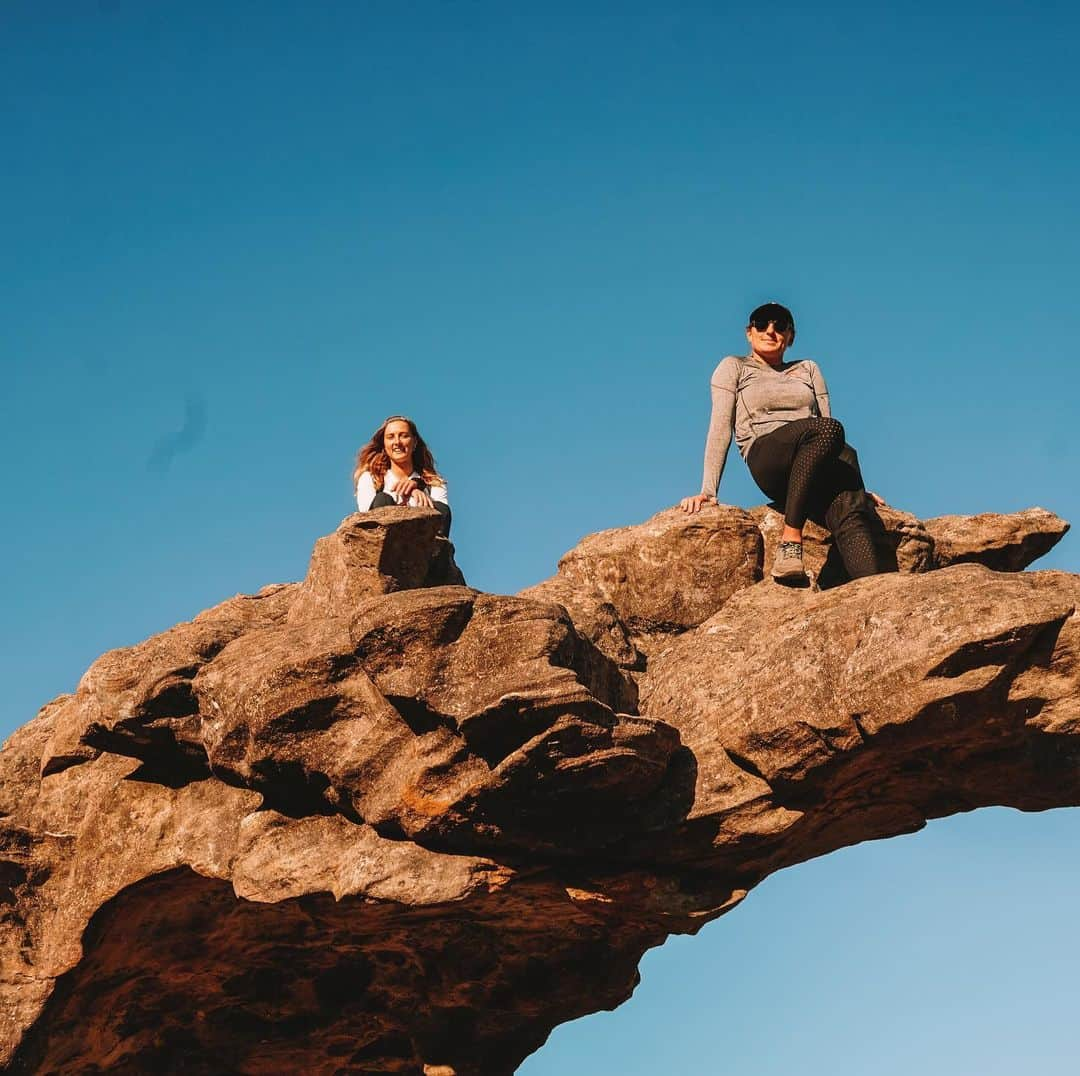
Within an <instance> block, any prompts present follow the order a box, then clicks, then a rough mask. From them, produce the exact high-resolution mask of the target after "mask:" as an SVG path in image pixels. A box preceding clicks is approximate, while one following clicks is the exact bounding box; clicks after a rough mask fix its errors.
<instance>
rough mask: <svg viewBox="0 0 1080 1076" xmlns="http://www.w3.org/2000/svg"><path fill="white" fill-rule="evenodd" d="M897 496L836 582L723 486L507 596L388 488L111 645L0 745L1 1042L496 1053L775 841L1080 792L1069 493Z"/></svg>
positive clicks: (384, 1067) (63, 1050)
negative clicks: (780, 553)
mask: <svg viewBox="0 0 1080 1076" xmlns="http://www.w3.org/2000/svg"><path fill="white" fill-rule="evenodd" d="M880 515H881V519H882V522H883V525H884V526H883V531H882V541H883V542H888V543H889V548H890V549H891V550H892V551H893V553H894V554H895V556H896V560H897V564H898V567H899V568H900V571H899V573H896V574H890V575H884V576H878V577H875V578H872V579H865V580H861V581H859V582H856V583H851V584H848V585H843V586H832V587H828V586H827V585H826V584H827V580H826V578H825V576H826V575H827V574H828V573H827V572H826V573H825V574H824V575H822V579H821V586H822V588H823V589H818V588H814V589H810V590H803V591H794V590H786V589H784V588H782V587H778V586H776V585H775V584H773V583H771V582H768V581H765V582H763V581H762V579H763V574H764V573H765V572H767V567H768V563H769V562H768V557H769V556H770V555H771V553H770V550H771V547H772V545H773V542H774V538H775V531H776V529H777V524H778V517H777V516H776V514H775V513H774V512H772V511H771V510H770V509H767V508H761V509H755V510H753V511H751V512H744V511H741V510H739V509H737V508H731V507H710V508H706V509H705V510H703V511H702V512H701V513H700V514H698V515H696V516H693V517H688V516H685V515H683V514H682V513H681V512H678V511H676V510H668V511H665V512H661V513H659V514H658V515H657V516H655V517H653V519H651V520H649V521H647V522H646V523H643V524H641V525H639V526H636V527H625V528H621V529H618V530H613V531H606V532H603V533H601V534H596V535H592V536H590V537H588V538H586V539H585V540H584V541H582V543H581V544H580V545H579V546H578V547H577V548H576V549H574V550H572V551H571V552H570V553H568V554H567V555H566V556H565V557H564V558H563V559H562V561H561V562H560V565H559V571H558V573H557V574H556V575H555V576H553V577H552V578H551V579H548V580H546V581H545V582H543V583H540V584H537V585H536V586H534V587H531V588H529V589H528V590H526V591H524V592H523V593H522V594H520V595H518V596H503V595H492V594H483V593H480V592H478V591H476V590H473V589H471V588H469V587H467V586H465V585H464V580H463V579H462V577H461V574H460V572H458V570H457V568H456V566H455V565H454V562H453V554H452V548H451V547H450V546H449V544H448V543H446V542H445V541H444V540H443V539H441V538H439V537H437V530H438V524H439V517H438V516H437V515H436V514H435V513H427V512H422V511H411V510H408V509H399V508H389V509H381V510H379V511H376V512H372V513H368V514H365V515H354V516H350V517H349V518H348V519H346V520H345V521H344V523H342V525H341V527H339V528H338V530H337V531H336V532H335V533H334V534H333V535H330V536H328V537H326V538H323V539H320V540H319V542H318V543H317V544H316V547H315V551H314V554H313V556H312V561H311V567H310V570H309V572H308V576H307V578H306V579H305V580H304V581H303V582H301V583H296V584H284V585H278V586H271V587H267V588H265V589H264V590H262V591H260V592H259V593H258V594H257V595H253V596H238V597H235V598H231V599H229V600H228V601H226V602H223V603H222V604H221V605H219V606H216V607H215V608H213V609H210V610H208V611H206V612H204V613H202V614H200V615H199V616H198V617H196V618H195V619H194V620H192V621H191V622H189V623H184V624H179V625H177V626H175V627H173V628H170V629H169V630H168V631H166V632H163V633H162V634H161V635H157V636H155V637H153V638H151V639H148V640H147V641H145V642H143V643H140V644H139V645H137V646H134V647H130V648H127V649H124V650H117V651H113V652H110V653H107V654H105V655H103V656H102V657H101V658H99V659H98V660H97V661H96V662H95V663H94V664H93V665H92V666H91V667H90V669H89V670H87V672H86V674H85V675H84V677H83V678H82V680H81V681H80V683H79V685H78V688H77V690H76V691H75V692H74V693H73V694H71V695H63V696H60V697H59V698H57V699H55V700H53V701H52V702H50V703H48V704H47V705H46V706H45V707H43V708H42V710H41V711H40V712H39V713H38V715H37V716H36V717H35V718H33V720H31V721H30V722H28V723H27V724H26V725H25V726H23V727H22V728H21V729H19V730H18V731H17V732H16V733H15V734H14V735H13V736H12V737H11V738H10V739H9V740H8V742H7V744H6V745H5V746H4V748H3V751H2V753H0V923H2V932H0V1065H3V1066H6V1068H7V1069H8V1070H9V1071H12V1072H26V1073H29V1072H49V1073H84V1072H102V1071H115V1072H125V1071H126V1072H173V1071H175V1072H181V1071H182V1072H185V1073H220V1072H236V1073H252V1074H255V1073H260V1074H262V1073H265V1074H270V1073H281V1072H305V1073H315V1074H319V1073H326V1074H330V1073H377V1072H399V1073H426V1074H428V1076H454V1074H457V1076H465V1074H485V1073H492V1074H498V1073H510V1072H513V1070H514V1069H515V1068H516V1067H517V1066H518V1065H519V1064H520V1062H521V1061H522V1060H523V1059H524V1058H525V1057H526V1056H527V1055H528V1054H529V1053H531V1052H532V1051H534V1050H536V1049H538V1048H539V1047H540V1046H541V1045H542V1044H543V1042H544V1040H545V1039H546V1037H547V1035H548V1034H549V1033H550V1031H551V1029H552V1028H553V1027H555V1026H556V1025H558V1024H559V1023H561V1022H563V1021H566V1020H571V1019H574V1018H575V1017H578V1016H581V1015H584V1014H586V1013H589V1012H593V1011H596V1010H598V1009H603V1008H612V1007H614V1006H616V1005H618V1004H619V1003H621V1002H622V1001H625V1000H626V998H628V997H629V996H630V993H631V992H632V991H633V988H634V985H635V983H636V980H637V970H636V969H637V964H638V961H639V959H640V957H641V955H642V954H643V953H644V951H645V950H646V949H648V948H650V947H652V946H654V945H658V944H660V943H661V942H662V941H663V940H664V938H665V937H666V936H667V935H668V934H670V933H673V932H690V933H692V932H694V931H696V930H697V929H698V928H699V927H700V926H701V925H702V924H704V923H705V922H707V921H709V920H710V919H713V918H715V917H716V916H718V915H721V914H723V912H725V911H727V910H728V909H730V908H731V907H733V906H734V905H735V904H737V903H738V902H739V901H740V900H742V899H743V898H744V897H745V895H746V894H747V893H748V892H749V890H750V889H752V888H753V886H754V885H756V884H757V883H758V882H759V881H761V880H762V879H763V878H764V877H765V876H767V875H768V874H769V873H770V872H772V871H775V870H778V869H780V868H782V867H785V866H790V865H792V864H795V863H798V862H800V861H802V860H805V859H808V858H811V857H813V856H818V855H822V854H824V853H827V852H829V851H831V850H833V849H836V848H839V847H842V846H844V845H848V844H852V843H855V842H858V841H862V840H867V839H871V838H879V837H887V836H891V835H894V834H897V833H903V832H910V831H911V830H914V829H917V828H919V827H920V826H922V825H923V824H925V822H926V820H927V819H930V818H936V817H941V816H944V815H947V814H950V813H953V812H956V811H963V810H970V809H972V808H975V807H980V806H984V805H989V804H1004V805H1012V806H1015V807H1019V808H1022V809H1024V810H1041V809H1044V808H1048V807H1058V806H1065V805H1075V804H1077V803H1080V620H1078V618H1077V615H1076V609H1077V605H1078V604H1080V576H1076V575H1069V574H1066V573H1062V572H1032V573H1022V574H1017V573H1018V572H1019V569H1022V568H1024V567H1025V566H1026V565H1027V564H1028V563H1030V562H1031V560H1032V559H1034V558H1035V557H1037V556H1039V555H1041V554H1042V553H1044V552H1045V551H1046V550H1047V549H1049V548H1050V547H1051V546H1052V545H1053V544H1054V542H1056V541H1057V540H1058V539H1059V538H1060V537H1061V535H1062V534H1063V533H1064V532H1065V530H1066V527H1067V525H1066V524H1064V523H1063V522H1062V521H1061V520H1059V519H1058V518H1057V517H1056V516H1053V515H1052V514H1051V513H1049V512H1045V511H1043V510H1041V509H1031V510H1029V511H1027V512H1020V513H1016V514H1013V515H1009V516H998V515H982V516H972V517H958V516H946V517H941V518H938V519H934V520H926V521H919V520H917V519H915V517H913V516H910V515H908V514H906V513H903V512H899V511H896V510H894V509H888V508H883V509H882V510H881V513H880ZM828 556H829V543H828V536H827V535H825V534H824V533H818V532H815V533H813V534H811V535H810V536H809V537H808V541H807V560H808V563H809V564H810V566H811V568H812V569H814V570H815V572H820V571H821V569H822V568H823V566H824V565H825V564H826V562H827V560H828ZM833 582H835V580H833Z"/></svg>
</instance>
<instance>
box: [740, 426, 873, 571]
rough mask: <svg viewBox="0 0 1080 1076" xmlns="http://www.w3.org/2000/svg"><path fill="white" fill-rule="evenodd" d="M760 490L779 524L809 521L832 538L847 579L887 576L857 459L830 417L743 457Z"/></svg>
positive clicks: (768, 438)
mask: <svg viewBox="0 0 1080 1076" xmlns="http://www.w3.org/2000/svg"><path fill="white" fill-rule="evenodd" d="M746 463H747V466H748V467H749V468H750V474H751V475H752V476H753V478H754V481H755V482H756V483H757V484H758V486H759V487H760V488H761V491H762V492H763V493H764V494H765V495H766V496H767V497H769V498H770V499H771V500H772V501H774V502H775V503H776V504H777V505H780V506H781V507H782V509H783V512H784V522H785V523H786V524H788V526H790V527H795V528H796V529H797V530H800V531H801V530H802V528H803V524H804V523H805V522H806V521H807V520H808V519H812V520H813V521H814V522H815V523H818V524H820V525H821V526H823V527H825V528H826V530H828V531H830V532H831V533H832V536H833V539H834V545H835V547H836V549H837V550H838V552H839V554H840V557H841V559H842V561H843V565H844V568H845V569H846V570H847V574H848V575H849V576H850V578H852V579H859V578H861V577H862V576H865V575H876V574H878V573H879V572H883V571H888V570H889V569H890V568H891V567H894V565H891V564H889V563H888V562H887V559H886V557H885V556H884V551H883V549H882V542H881V539H882V538H883V537H884V528H883V527H882V525H881V520H880V519H879V518H878V515H877V512H875V511H874V508H873V505H872V504H871V503H870V498H869V497H868V496H867V494H866V488H865V486H864V485H863V479H862V473H861V471H860V470H859V458H858V456H857V455H856V453H855V450H854V449H853V448H851V447H850V446H849V445H847V444H846V443H845V441H844V427H843V426H842V425H841V424H840V423H839V422H837V421H836V419H834V418H802V419H798V420H797V421H795V422H788V423H785V424H784V425H783V426H781V427H780V428H779V429H776V430H773V431H772V433H767V434H765V435H764V436H762V437H759V438H758V439H757V440H756V441H755V442H754V443H753V444H752V445H751V446H750V452H749V454H748V455H747V457H746Z"/></svg>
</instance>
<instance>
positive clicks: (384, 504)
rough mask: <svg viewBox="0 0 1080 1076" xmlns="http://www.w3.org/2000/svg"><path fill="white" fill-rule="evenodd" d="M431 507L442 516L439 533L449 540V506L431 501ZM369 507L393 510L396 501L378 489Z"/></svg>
mask: <svg viewBox="0 0 1080 1076" xmlns="http://www.w3.org/2000/svg"><path fill="white" fill-rule="evenodd" d="M431 506H432V507H433V508H434V509H435V511H436V512H438V513H439V515H440V516H442V526H441V527H439V533H440V534H441V535H442V536H443V537H444V538H449V537H450V520H451V516H450V505H448V504H443V503H442V501H435V500H433V501H432V502H431ZM371 507H372V508H395V507H397V501H395V500H394V498H393V497H391V496H390V494H389V493H387V492H386V491H385V490H382V489H380V490H379V492H378V493H376V494H375V499H374V500H373V501H372V502H371Z"/></svg>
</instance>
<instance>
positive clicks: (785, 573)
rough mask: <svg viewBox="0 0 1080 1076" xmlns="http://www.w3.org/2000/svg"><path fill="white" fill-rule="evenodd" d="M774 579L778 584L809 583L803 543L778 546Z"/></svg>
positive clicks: (773, 567)
mask: <svg viewBox="0 0 1080 1076" xmlns="http://www.w3.org/2000/svg"><path fill="white" fill-rule="evenodd" d="M772 577H773V579H775V580H776V581H777V582H778V583H794V584H805V583H806V582H807V581H808V580H807V576H806V569H805V568H804V567H803V562H802V542H781V543H780V544H779V545H778V546H777V548H776V559H775V560H774V561H773V566H772Z"/></svg>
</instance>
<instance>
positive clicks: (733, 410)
mask: <svg viewBox="0 0 1080 1076" xmlns="http://www.w3.org/2000/svg"><path fill="white" fill-rule="evenodd" d="M710 385H711V387H712V418H711V420H710V421H709V434H708V437H707V438H706V440H705V473H704V475H703V477H702V479H701V492H702V493H708V494H709V495H710V496H714V497H715V496H716V491H717V490H718V489H719V487H720V476H721V475H722V474H723V473H724V461H725V460H726V459H727V453H728V447H729V445H730V444H731V433H732V430H734V432H735V444H736V445H737V446H738V448H739V452H740V454H741V455H742V457H743V459H746V455H747V453H748V452H749V451H750V446H751V445H752V444H753V443H754V441H755V440H757V438H759V437H762V436H764V435H765V434H767V433H772V431H773V430H775V429H778V428H779V427H780V426H783V425H784V423H786V422H795V421H796V420H797V419H800V418H817V417H818V416H821V417H823V418H828V417H829V415H830V414H831V412H830V410H829V390H828V389H827V388H826V387H825V379H824V378H823V377H822V376H821V371H820V370H819V369H818V366H817V363H816V362H814V361H812V360H811V359H800V360H798V361H796V362H784V363H781V364H780V365H779V366H775V367H774V366H770V365H769V364H768V363H767V362H764V361H763V360H762V359H759V358H757V357H756V356H753V355H750V356H742V355H728V357H727V358H726V359H723V360H722V361H721V362H720V365H719V366H717V368H716V369H715V370H714V371H713V375H712V380H711V382H710Z"/></svg>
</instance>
